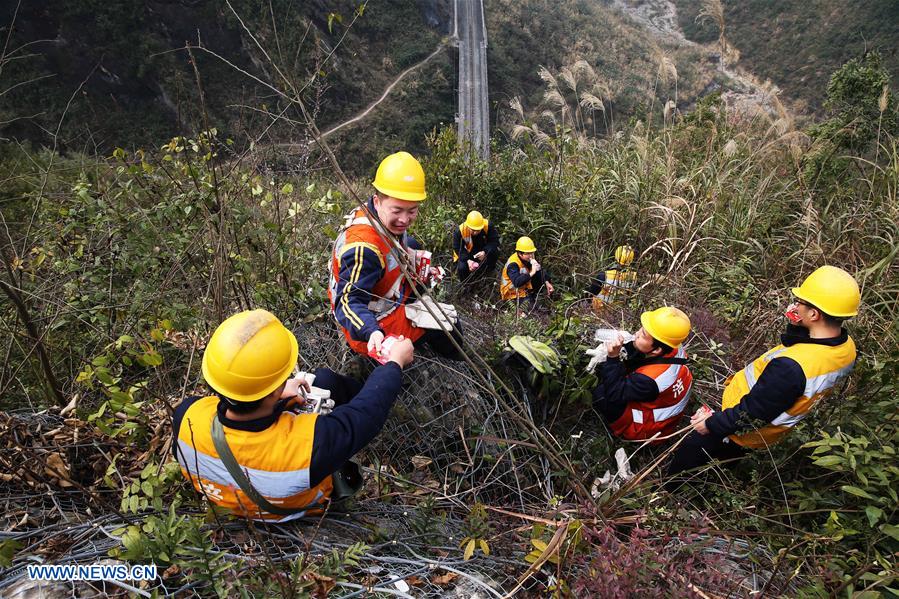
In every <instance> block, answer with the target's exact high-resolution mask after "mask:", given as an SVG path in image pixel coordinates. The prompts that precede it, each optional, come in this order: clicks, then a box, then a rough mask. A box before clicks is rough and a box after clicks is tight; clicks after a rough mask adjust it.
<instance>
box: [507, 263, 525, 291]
mask: <svg viewBox="0 0 899 599" xmlns="http://www.w3.org/2000/svg"><path fill="white" fill-rule="evenodd" d="M506 273H508V275H509V280H510V281H512V284H513V285H515V286H516V287H521V286H522V285H526V284H527V282H528V281H530V280H531V274H530V272H529V271H527V270H522V269H521V268H519V266H518V265H517V264H515V263H514V262H513V263H512V264H510V265H509V267H508V268H507V269H506Z"/></svg>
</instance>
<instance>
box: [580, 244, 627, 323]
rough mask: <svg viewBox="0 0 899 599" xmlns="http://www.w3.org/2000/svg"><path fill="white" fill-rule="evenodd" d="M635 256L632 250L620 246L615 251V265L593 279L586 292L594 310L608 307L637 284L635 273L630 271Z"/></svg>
mask: <svg viewBox="0 0 899 599" xmlns="http://www.w3.org/2000/svg"><path fill="white" fill-rule="evenodd" d="M635 256H636V253H635V252H634V248H632V247H631V246H629V245H620V246H618V247H617V248H616V249H615V264H614V265H612V266H610V267H609V268H607V269H606V270H602V271H600V272H599V273H597V274H596V275H595V276H594V277H593V282H592V283H591V285H590V288H589V289H588V292H589V293H590V295H592V296H593V307H594V309H595V310H597V311H599V310H602V309H603V308H605V307H607V306H609V305H610V304H611V303H612V302H613V301H614V300H615V299H616V298H617V297H620V296H621V295H622V294H623V292H625V291H626V290H628V289H632V288H633V287H634V286H635V285H636V284H637V273H636V271H634V270H633V269H631V264H632V263H633V262H634V257H635Z"/></svg>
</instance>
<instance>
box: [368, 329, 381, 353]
mask: <svg viewBox="0 0 899 599" xmlns="http://www.w3.org/2000/svg"><path fill="white" fill-rule="evenodd" d="M383 341H384V333H383V332H381V331H375V332H374V333H372V334H371V337H369V338H368V353H372V350H374V352H375V353H378V354H380V353H381V343H382V342H383Z"/></svg>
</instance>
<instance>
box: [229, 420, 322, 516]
mask: <svg viewBox="0 0 899 599" xmlns="http://www.w3.org/2000/svg"><path fill="white" fill-rule="evenodd" d="M212 443H213V445H215V451H216V452H218V454H219V459H220V460H222V463H224V464H225V468H227V469H228V473H229V474H230V475H231V476H232V478H234V482H236V483H237V486H238V487H240V490H241V491H243V492H244V494H245V495H246V496H247V497H249V498H250V499H252V500H253V503H255V504H256V505H257V506H258V507H259V508H260V509H262V510H264V511H266V512H268V513H270V514H277V515H278V516H290V515H292V514H298V513H300V512H305V511H306V510H309V509H311V508H314V507H321V504H319V503H316V502H313V503H310V504H309V505H305V506H303V507H280V506H277V505H272V503H271V502H269V500H267V499H266V498H265V497H263V496H262V494H260V493H259V491H257V490H256V488H255V487H254V486H253V485H252V484H251V483H250V479H249V478H247V475H246V473H244V471H243V469H242V468H241V467H240V464H238V463H237V460H236V459H235V458H234V454H233V453H231V448H230V447H229V446H228V440H227V439H225V429H224V428H223V427H222V423H221V422H220V421H219V418H218V414H216V415H215V416H214V417H213V418H212Z"/></svg>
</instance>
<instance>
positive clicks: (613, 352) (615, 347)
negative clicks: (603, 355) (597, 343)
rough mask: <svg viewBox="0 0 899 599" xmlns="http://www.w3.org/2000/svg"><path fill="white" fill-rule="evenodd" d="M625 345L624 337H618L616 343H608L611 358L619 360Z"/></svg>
mask: <svg viewBox="0 0 899 599" xmlns="http://www.w3.org/2000/svg"><path fill="white" fill-rule="evenodd" d="M623 345H624V337H622V336H621V335H618V337H616V339H615V341H609V342H607V343H606V347H607V348H608V349H609V357H610V358H617V357H618V356H620V355H621V347H622V346H623Z"/></svg>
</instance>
